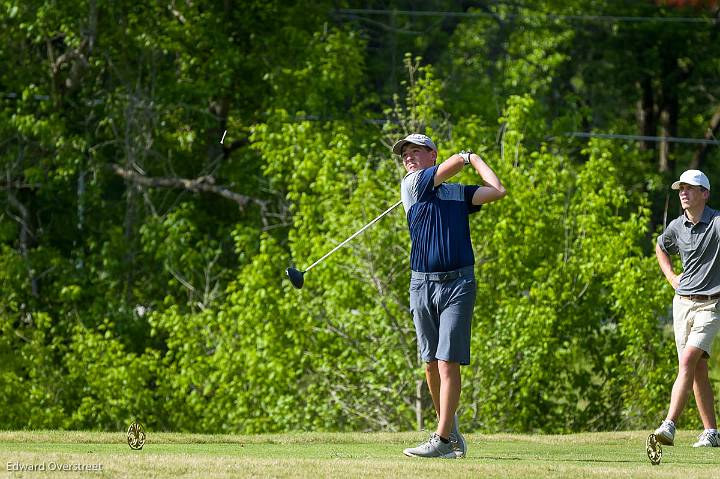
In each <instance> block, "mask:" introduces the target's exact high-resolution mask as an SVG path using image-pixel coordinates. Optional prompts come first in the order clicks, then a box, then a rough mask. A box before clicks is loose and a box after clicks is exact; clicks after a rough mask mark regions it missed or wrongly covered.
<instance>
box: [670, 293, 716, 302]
mask: <svg viewBox="0 0 720 479" xmlns="http://www.w3.org/2000/svg"><path fill="white" fill-rule="evenodd" d="M678 296H680V297H681V298H683V299H689V300H692V301H712V300H713V299H720V293H718V294H687V295H685V294H679V295H678Z"/></svg>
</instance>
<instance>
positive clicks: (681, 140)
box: [565, 131, 720, 145]
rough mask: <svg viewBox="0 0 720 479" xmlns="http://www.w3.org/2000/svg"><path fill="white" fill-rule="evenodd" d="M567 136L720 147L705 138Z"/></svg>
mask: <svg viewBox="0 0 720 479" xmlns="http://www.w3.org/2000/svg"><path fill="white" fill-rule="evenodd" d="M565 135H567V136H572V137H576V138H604V139H608V140H631V141H655V142H661V141H667V142H670V143H693V144H698V145H720V141H718V140H706V139H704V138H682V137H677V136H646V135H615V134H612V133H584V132H580V131H571V132H567V133H565Z"/></svg>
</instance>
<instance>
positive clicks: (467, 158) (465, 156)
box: [460, 150, 472, 165]
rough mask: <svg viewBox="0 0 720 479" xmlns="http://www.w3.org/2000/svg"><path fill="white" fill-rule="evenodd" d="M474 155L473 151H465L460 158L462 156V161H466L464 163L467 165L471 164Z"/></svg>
mask: <svg viewBox="0 0 720 479" xmlns="http://www.w3.org/2000/svg"><path fill="white" fill-rule="evenodd" d="M471 154H472V150H463V151H461V152H460V156H462V159H463V160H464V163H465V164H466V165H469V164H470V155H471Z"/></svg>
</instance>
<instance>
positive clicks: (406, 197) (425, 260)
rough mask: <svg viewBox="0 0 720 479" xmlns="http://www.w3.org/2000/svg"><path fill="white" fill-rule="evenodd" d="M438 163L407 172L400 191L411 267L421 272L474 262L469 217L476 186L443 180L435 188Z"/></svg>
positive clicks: (449, 269) (459, 266)
mask: <svg viewBox="0 0 720 479" xmlns="http://www.w3.org/2000/svg"><path fill="white" fill-rule="evenodd" d="M437 168H438V166H437V165H435V166H433V167H431V168H426V169H424V170H419V171H415V172H413V173H408V174H407V175H406V176H405V178H403V180H402V184H401V187H400V194H401V196H402V201H403V207H404V208H405V214H406V216H407V221H408V228H409V229H410V240H411V241H412V247H411V250H410V267H411V269H412V270H413V271H419V272H421V273H436V272H442V271H453V270H456V269H460V268H463V267H465V266H472V265H473V264H475V256H474V255H473V249H472V242H471V241H470V224H469V221H468V216H469V215H470V214H471V213H475V212H477V211H479V210H480V205H473V204H472V197H473V195H474V194H475V191H477V189H478V188H479V186H465V185H461V184H459V183H442V184H441V185H439V186H437V187H435V186H434V182H435V172H436V171H437Z"/></svg>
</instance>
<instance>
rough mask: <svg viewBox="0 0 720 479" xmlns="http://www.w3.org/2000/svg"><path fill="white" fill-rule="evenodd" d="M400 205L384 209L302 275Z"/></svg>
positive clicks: (307, 269)
mask: <svg viewBox="0 0 720 479" xmlns="http://www.w3.org/2000/svg"><path fill="white" fill-rule="evenodd" d="M400 203H402V200H400V201H398V202H397V203H395V204H394V205H392V206H391V207H390V208H388V209H386V210H385V211H384V212H383V213H382V214H380V216H378V217H377V218H375V219H374V220H372V221H371V222H370V223H368V224H366V225H365V226H363V227H362V228H360V229H359V230H357V231H356V232H355V233H353V235H352V236H350V237H349V238H348V239H346V240H345V241H343V242H342V243H340V244H339V245H337V246H336V247H334V248H333V249H332V250H330V251H329V252H327V253H325V256H323V257H322V258H320V259H319V260H317V261H315V262H314V263H313V264H311V265H310V266H308V267H307V268H305V271H303V272H304V273H307V272H308V271H310V270H311V269H312V268H313V267H314V266H315V265H316V264H318V263H319V262H321V261H322V260H324V259H325V258H327V257H328V256H330V255H331V254H333V253H334V252H335V251H337V250H339V249H340V248H342V247H343V246H345V245H346V244H347V243H348V242H349V241H351V240H352V239H353V238H355V237H356V236H358V235H359V234H361V233H362V232H363V231H365V230H366V229H368V228H370V227H371V226H372V225H374V224H375V223H377V222H378V221H380V218H382V217H383V216H385V215H386V214H388V213H390V212H391V211H392V210H394V209H395V208H397V207H398V206H399V205H400Z"/></svg>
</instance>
